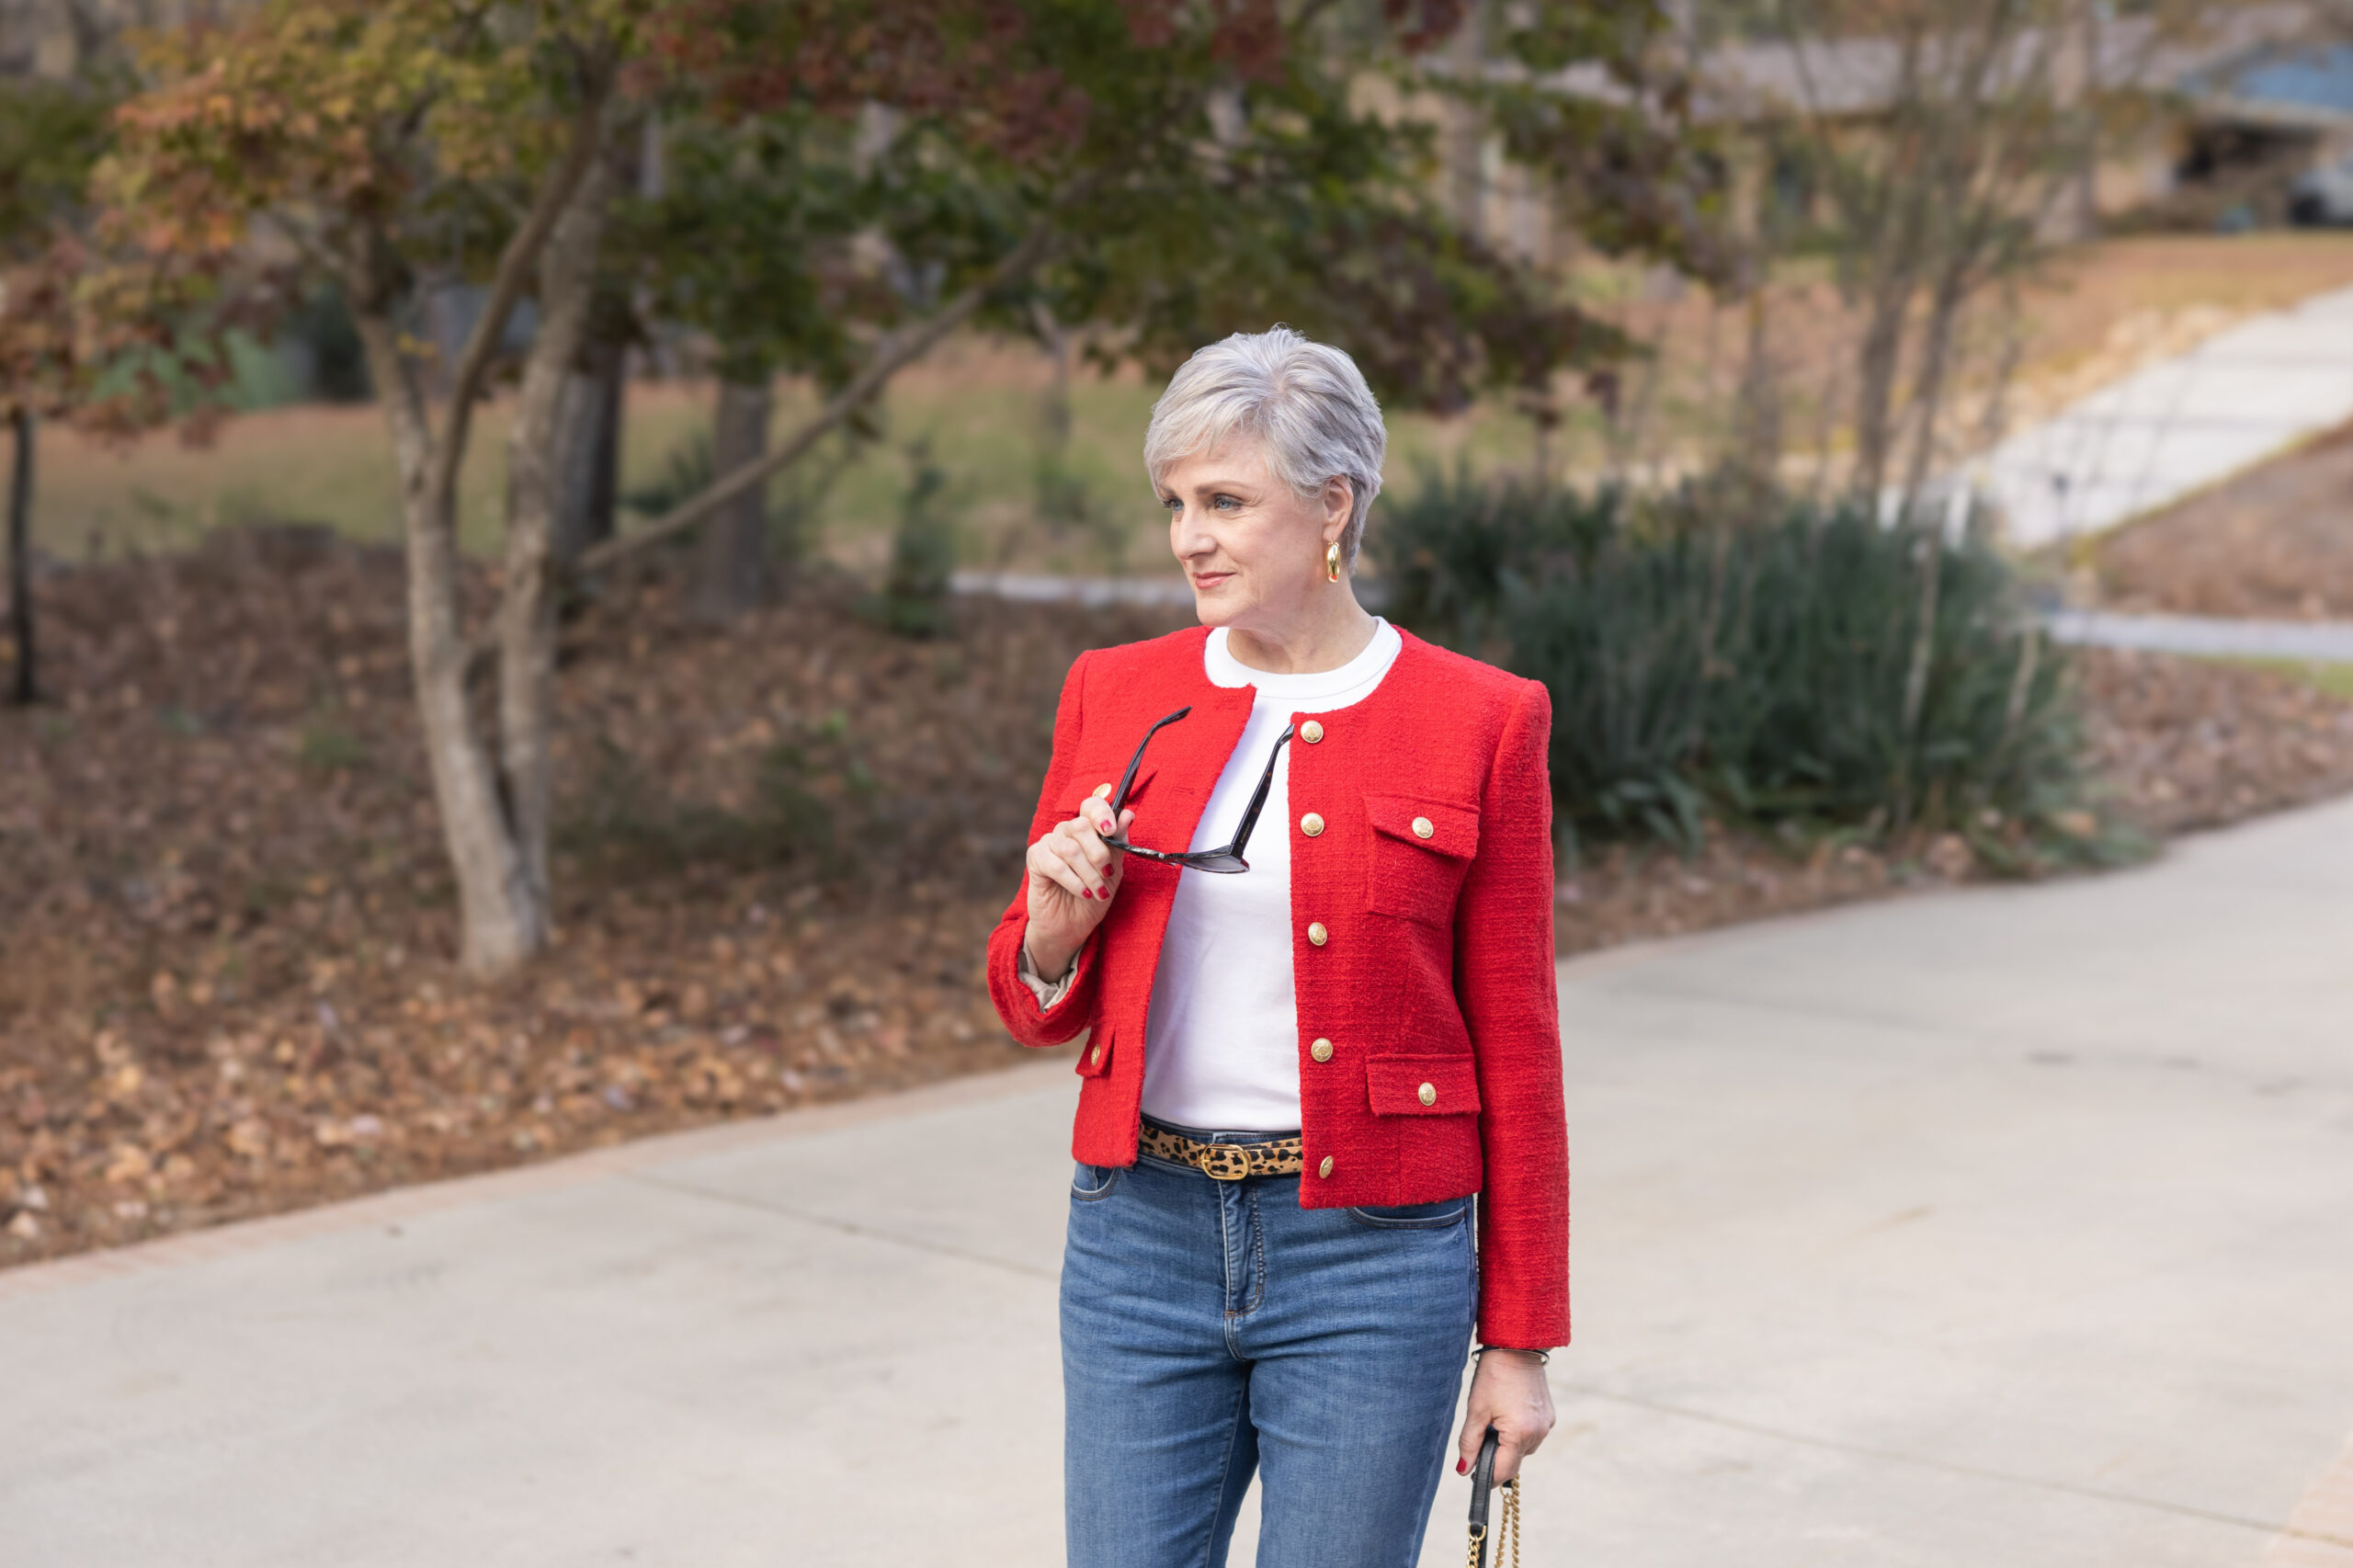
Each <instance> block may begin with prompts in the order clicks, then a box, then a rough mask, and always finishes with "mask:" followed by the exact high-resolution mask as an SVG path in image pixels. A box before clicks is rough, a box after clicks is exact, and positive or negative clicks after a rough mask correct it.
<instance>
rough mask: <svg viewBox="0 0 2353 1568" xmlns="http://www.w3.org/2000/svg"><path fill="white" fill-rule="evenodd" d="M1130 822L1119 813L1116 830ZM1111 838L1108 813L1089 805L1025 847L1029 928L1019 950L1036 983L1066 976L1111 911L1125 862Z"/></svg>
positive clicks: (1092, 803) (1129, 816)
mask: <svg viewBox="0 0 2353 1568" xmlns="http://www.w3.org/2000/svg"><path fill="white" fill-rule="evenodd" d="M1135 820H1136V814H1135V812H1120V821H1119V827H1120V828H1121V829H1124V828H1125V827H1126V826H1127V825H1128V824H1130V823H1131V822H1133V821H1135ZM1116 835H1117V832H1116V830H1115V829H1114V827H1113V826H1112V823H1111V808H1110V807H1109V806H1107V805H1105V804H1104V803H1103V802H1102V801H1086V803H1085V804H1084V805H1082V806H1080V807H1079V808H1078V815H1076V816H1074V817H1073V818H1071V819H1070V821H1068V822H1066V823H1063V824H1062V825H1061V826H1059V827H1057V828H1055V829H1054V830H1053V831H1052V832H1051V833H1049V834H1048V835H1046V836H1045V837H1043V838H1041V839H1040V840H1038V842H1037V843H1035V844H1033V845H1031V846H1029V932H1028V934H1027V935H1026V936H1024V937H1022V946H1023V947H1025V948H1027V949H1029V967H1030V968H1031V969H1033V970H1035V971H1037V973H1038V978H1039V979H1040V980H1043V981H1047V982H1049V983H1051V982H1053V981H1057V980H1060V979H1061V978H1062V977H1063V975H1064V974H1066V973H1068V972H1069V971H1070V966H1071V960H1073V959H1075V958H1076V957H1077V956H1078V949H1080V948H1082V947H1084V946H1085V945H1086V938H1087V937H1091V936H1093V935H1094V934H1095V927H1097V926H1100V925H1101V924H1103V916H1105V915H1108V914H1109V913H1110V912H1111V898H1112V895H1113V894H1115V893H1117V892H1119V891H1120V864H1121V862H1122V861H1123V860H1124V859H1125V857H1124V856H1122V855H1120V852H1119V851H1118V850H1116V849H1113V848H1111V847H1110V846H1108V845H1106V844H1105V843H1104V842H1103V840H1104V839H1105V838H1107V837H1112V836H1116Z"/></svg>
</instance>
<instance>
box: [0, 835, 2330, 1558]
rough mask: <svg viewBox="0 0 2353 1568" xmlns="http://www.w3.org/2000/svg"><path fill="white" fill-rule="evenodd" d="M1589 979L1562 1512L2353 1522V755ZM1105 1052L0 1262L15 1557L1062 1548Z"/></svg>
mask: <svg viewBox="0 0 2353 1568" xmlns="http://www.w3.org/2000/svg"><path fill="white" fill-rule="evenodd" d="M1562 1000H1563V1011H1564V1015H1565V1022H1566V1033H1567V1037H1568V1092H1569V1104H1570V1107H1571V1114H1572V1123H1571V1133H1572V1137H1573V1140H1574V1149H1575V1156H1576V1162H1575V1170H1576V1184H1577V1199H1576V1231H1575V1257H1576V1267H1577V1281H1578V1283H1577V1314H1578V1315H1577V1329H1578V1340H1579V1342H1578V1346H1577V1347H1576V1348H1575V1349H1574V1350H1573V1351H1571V1352H1569V1353H1568V1354H1566V1355H1564V1356H1563V1357H1561V1358H1558V1359H1557V1360H1556V1362H1555V1364H1554V1369H1553V1371H1554V1377H1555V1381H1556V1386H1557V1389H1558V1392H1559V1397H1560V1401H1561V1405H1562V1409H1563V1425H1562V1427H1561V1430H1560V1432H1559V1434H1558V1435H1557V1437H1555V1438H1554V1440H1553V1443H1552V1447H1551V1448H1550V1449H1547V1450H1546V1451H1545V1452H1544V1453H1543V1454H1542V1455H1540V1456H1539V1458H1538V1459H1537V1460H1536V1461H1535V1462H1534V1463H1533V1464H1532V1465H1531V1467H1530V1471H1529V1492H1530V1496H1529V1528H1530V1541H1529V1547H1530V1550H1529V1554H1528V1561H1529V1562H1530V1563H1531V1564H1539V1565H1540V1564H1550V1563H1558V1564H1564V1565H1565V1564H1572V1563H1607V1564H1611V1565H1613V1568H1724V1565H1727V1564H1736V1565H1738V1568H1784V1565H1787V1568H1799V1565H1805V1568H1819V1565H1833V1568H1837V1565H1846V1564H1854V1565H1857V1568H1863V1565H1869V1568H1882V1565H1892V1568H1910V1565H1919V1568H1989V1565H1994V1564H1999V1565H2001V1568H2084V1565H2086V1564H2109V1563H2114V1564H2119V1565H2123V1568H2191V1565H2193V1564H2194V1565H2197V1568H2226V1565H2244V1568H2258V1565H2264V1564H2268V1565H2270V1568H2353V1454H2347V1449H2346V1443H2347V1436H2348V1433H2353V1243H2349V1242H2348V1238H2353V802H2346V803H2339V804H2336V805H2333V806H2329V807H2325V808H2321V809H2317V810H2313V811H2310V812H2303V813H2301V814H2298V815H2294V816H2290V817H2283V818H2277V819H2273V820H2270V821H2268V822H2265V823H2261V824H2255V825H2253V826H2250V827H2246V828H2243V829H2239V830H2236V831H2234V832H2232V833H2229V834H2227V835H2216V836H2212V837H2208V838H2202V839H2197V840H2193V841H2190V842H2189V843H2188V844H2186V845H2185V846H2181V847H2180V848H2179V849H2178V850H2177V853H2175V854H2174V855H2173V856H2172V857H2170V858H2168V859H2167V860H2166V861H2165V862H2164V863H2163V864H2161V865H2159V866H2156V867H2154V868H2152V869H2145V870H2140V871H2135V872H2131V873H2127V874H2122V875H2118V876H2113V877H2108V878H2103V879H2100V880H2097V881H2094V880H2085V881H2072V882H2066V883H2063V884H2060V885H2055V886H2051V887H2045V888H2037V889H1995V890H1982V891H1974V892H1964V893H1960V894H1946V895H1937V896H1927V897H1922V898H1919V899H1915V900H1912V901H1908V902H1901V903H1893V904H1882V905H1877V906H1869V907H1859V908H1855V909H1852V910H1847V911H1844V912H1839V913H1836V914H1832V915H1823V916H1815V917H1810V918H1806V919H1802V920H1796V921H1790V922H1784V923H1779V924H1775V925H1769V926H1757V927H1752V928H1750V929H1747V930H1744V931H1737V932H1733V933H1727V934H1722V935H1719V936H1715V937H1707V938H1703V939H1699V940H1697V941H1694V942H1691V943H1689V944H1688V945H1683V946H1679V947H1668V948H1665V949H1650V950H1647V951H1631V952H1628V953H1625V954H1620V955H1615V956H1604V957H1602V958H1599V959H1597V960H1586V961H1584V962H1580V963H1577V964H1573V965H1570V966H1568V967H1567V969H1566V970H1565V971H1564V989H1563V997H1562ZM1071 1099H1072V1089H1071V1083H1070V1078H1069V1075H1068V1072H1067V1068H1066V1066H1065V1065H1064V1064H1063V1062H1046V1063H1043V1064H1033V1065H1030V1066H1027V1067H1023V1068H1020V1069H1017V1070H1015V1071H1012V1072H1009V1073H1006V1074H999V1075H996V1076H995V1077H992V1078H989V1079H982V1080H968V1081H967V1082H965V1083H963V1084H961V1085H950V1086H948V1087H946V1088H945V1089H942V1090H931V1091H925V1092H923V1093H921V1094H919V1095H916V1096H910V1097H907V1098H904V1099H903V1100H900V1101H896V1102H891V1103H870V1104H869V1105H866V1106H863V1107H854V1108H847V1109H845V1110H835V1111H826V1112H821V1113H814V1114H810V1115H805V1116H800V1117H795V1118H789V1119H782V1120H779V1121H775V1122H769V1123H765V1124H754V1125H745V1126H738V1127H733V1128H726V1129H721V1130H717V1131H711V1132H707V1133H697V1134H691V1135H688V1136H687V1137H685V1138H683V1139H673V1140H668V1141H665V1142H658V1143H647V1144H640V1145H636V1146H633V1147H631V1148H628V1149H623V1150H619V1151H610V1152H607V1153H602V1154H598V1155H595V1156H591V1157H588V1158H585V1159H583V1160H578V1161H573V1162H567V1163H563V1164H558V1165H548V1166H542V1167H539V1168H537V1169H533V1170H529V1171H522V1172H515V1173H508V1174H506V1175H502V1176H492V1177H486V1178H480V1179H477V1180H473V1181H470V1182H463V1183H456V1184H451V1185H449V1186H447V1187H428V1188H419V1189H413V1190H411V1191H409V1192H404V1193H398V1194H392V1195H387V1196H386V1197H383V1198H381V1199H369V1200H367V1201H365V1202H361V1203H358V1204H353V1205H349V1206H347V1207H345V1208H342V1209H339V1210H321V1211H315V1212H313V1213H311V1214H307V1215H300V1216H294V1217H291V1218H290V1219H287V1220H283V1221H265V1222H263V1223H261V1224H258V1225H253V1226H247V1227H242V1228H237V1229H233V1230H229V1231H223V1232H216V1233H209V1234H204V1235H198V1236H193V1237H184V1238H178V1239H176V1240H173V1241H169V1242H165V1243H161V1244H154V1245H152V1246H150V1247H147V1248H142V1249H136V1250H133V1251H131V1252H128V1253H123V1254H117V1255H110V1256H109V1255H101V1256H91V1257H86V1258H81V1259H73V1260H67V1261H66V1262H64V1263H62V1264H58V1265H51V1266H48V1267H42V1268H34V1269H20V1270H16V1271H13V1272H11V1273H8V1274H0V1347H5V1351H6V1369H7V1381H6V1397H5V1399H0V1562H6V1564H7V1565H8V1568H146V1565H156V1568H162V1565H167V1564H168V1565H170V1568H188V1565H191V1564H207V1565H222V1568H260V1565H278V1564H283V1565H286V1568H318V1565H320V1564H326V1563H332V1564H336V1565H338V1568H346V1565H369V1564H422V1565H429V1568H443V1565H453V1564H462V1565H465V1568H497V1565H506V1564H532V1565H540V1564H544V1565H548V1568H558V1565H561V1568H577V1565H580V1564H589V1563H605V1562H610V1563H631V1564H679V1565H692V1568H723V1565H730V1564H739V1563H740V1564H747V1565H748V1564H755V1563H756V1564H762V1565H771V1564H777V1563H790V1564H792V1565H794V1568H824V1565H828V1564H836V1563H838V1564H850V1563H858V1564H863V1563H867V1562H894V1563H897V1562H904V1563H918V1562H924V1563H929V1562H939V1563H947V1562H954V1563H958V1564H968V1565H979V1568H989V1565H997V1564H1003V1565H1008V1568H1010V1565H1020V1568H1043V1565H1048V1564H1051V1563H1054V1562H1059V1561H1061V1558H1060V1525H1059V1518H1058V1512H1057V1510H1058V1475H1059V1460H1058V1451H1059V1428H1058V1423H1059V1413H1058V1408H1057V1402H1058V1399H1057V1386H1056V1379H1055V1362H1054V1306H1053V1302H1054V1290H1055V1285H1054V1280H1055V1270H1056V1264H1057V1254H1058V1237H1059V1230H1060V1225H1061V1220H1062V1214H1063V1205H1064V1199H1063V1183H1064V1180H1065V1178H1066V1175H1067V1169H1068V1167H1067V1165H1065V1164H1064V1163H1063V1159H1062V1158H1061V1156H1060V1155H1059V1154H1058V1153H1057V1151H1058V1150H1059V1149H1061V1148H1062V1147H1063V1140H1064V1136H1065V1133H1066V1124H1067V1115H1068V1110H1069V1105H1070V1102H1071ZM2340 1455H2347V1457H2345V1458H2343V1459H2340V1458H2339V1456H2340ZM1461 1497H1462V1490H1461V1483H1458V1482H1456V1481H1454V1480H1452V1479H1451V1478H1449V1480H1448V1482H1447V1483H1446V1484H1445V1489H1444V1491H1443V1492H1442V1493H1441V1500H1440V1506H1439V1524H1440V1527H1441V1528H1438V1530H1436V1531H1434V1532H1433V1535H1432V1538H1431V1540H1430V1543H1429V1546H1428V1550H1427V1553H1426V1555H1425V1557H1424V1560H1423V1561H1424V1562H1425V1563H1426V1564H1428V1565H1431V1568H1436V1565H1441V1564H1444V1565H1451V1564H1453V1563H1456V1562H1461V1556H1460V1552H1461V1545H1460V1540H1461V1538H1460V1537H1459V1536H1458V1535H1457V1534H1455V1533H1454V1532H1455V1523H1454V1522H1455V1520H1456V1519H1457V1518H1458V1517H1460V1514H1459V1510H1460V1508H1461ZM2283 1527H2290V1528H2292V1530H2293V1531H2294V1532H2295V1533H2292V1534H2286V1535H2283V1534H2282V1533H2281V1531H2282V1528H2283ZM1249 1560H1250V1559H1249V1557H1248V1556H1247V1554H1246V1552H1245V1551H1237V1552H1236V1555H1235V1561H1236V1562H1248V1561H1249Z"/></svg>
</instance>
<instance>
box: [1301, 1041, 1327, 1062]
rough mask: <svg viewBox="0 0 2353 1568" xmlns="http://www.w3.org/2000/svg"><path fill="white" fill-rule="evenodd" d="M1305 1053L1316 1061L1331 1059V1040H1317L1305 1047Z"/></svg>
mask: <svg viewBox="0 0 2353 1568" xmlns="http://www.w3.org/2000/svg"><path fill="white" fill-rule="evenodd" d="M1307 1054H1308V1055H1310V1056H1313V1058H1315V1060H1316V1061H1318V1062H1329V1061H1331V1060H1332V1042H1331V1041H1330V1040H1317V1041H1316V1042H1315V1043H1314V1044H1313V1045H1311V1046H1309V1047H1308V1048H1307Z"/></svg>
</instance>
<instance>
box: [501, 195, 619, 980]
mask: <svg viewBox="0 0 2353 1568" xmlns="http://www.w3.org/2000/svg"><path fill="white" fill-rule="evenodd" d="M609 190H610V186H609V183H608V180H607V178H606V174H605V168H604V165H603V163H602V161H600V162H599V163H598V164H597V166H596V167H593V168H591V169H590V170H589V172H588V174H587V176H586V177H585V178H584V179H582V180H581V182H580V185H579V187H578V188H577V189H576V190H575V191H574V193H573V198H572V201H571V204H570V205H569V206H568V207H567V208H566V210H565V211H564V214H563V218H562V219H561V220H560V221H558V222H557V223H556V226H555V231H554V233H552V234H551V236H550V238H549V241H548V245H547V249H546V250H545V251H543V252H542V253H541V254H540V328H539V335H537V336H536V337H534V338H533V339H532V341H531V351H530V353H529V356H528V357H527V358H526V359H525V360H524V364H523V384H522V387H521V389H520V391H518V392H517V394H516V399H515V418H514V422H513V424H511V425H510V426H508V427H507V437H506V472H507V490H506V577H505V581H504V583H503V584H502V585H501V590H500V597H499V607H498V758H499V767H500V775H501V778H500V782H501V783H502V784H503V786H504V793H505V798H506V812H507V821H508V824H509V827H510V829H511V832H512V836H513V839H514V844H515V856H516V859H517V863H518V865H519V867H520V870H521V874H522V879H523V882H524V888H525V894H524V901H525V903H526V904H527V905H528V907H529V911H530V912H531V915H532V916H533V918H534V919H535V920H536V922H537V925H536V928H535V929H534V930H533V931H532V933H531V935H532V937H533V938H534V940H533V942H532V947H533V949H535V950H536V949H537V948H538V947H540V946H542V945H544V944H545V942H546V939H547V937H548V933H549V927H550V918H551V902H550V897H549V885H548V817H549V802H550V800H551V795H552V790H551V778H550V776H551V768H550V766H549V756H548V749H549V748H548V740H549V735H550V733H551V730H552V728H553V725H554V717H555V631H556V615H555V612H556V578H555V561H554V552H555V533H556V508H557V506H558V505H559V503H560V502H561V501H562V499H563V477H564V476H563V466H562V462H561V460H562V458H563V453H564V449H565V448H566V446H567V444H570V445H577V446H585V445H588V444H590V443H591V442H592V441H593V440H594V437H595V433H594V432H593V431H581V432H574V433H573V436H572V439H571V441H570V442H569V443H567V440H566V438H565V437H566V432H565V431H564V428H563V424H562V420H563V415H564V414H565V413H566V412H567V410H566V403H567V399H566V398H565V396H564V391H565V388H566V387H567V386H568V385H570V384H571V383H574V382H576V381H579V380H580V379H581V378H580V377H579V376H578V375H577V374H576V372H575V370H574V366H576V365H577V364H578V362H579V358H580V349H581V344H582V341H583V339H584V338H585V336H586V335H587V331H588V320H589V312H590V309H591V307H592V306H593V304H594V303H595V301H596V293H597V256H598V252H599V250H600V249H601V247H602V243H603V239H604V230H605V214H606V205H607V200H606V199H607V195H608V191H609ZM572 412H574V413H578V412H582V410H580V409H579V407H578V405H577V404H576V403H575V404H574V407H573V409H572Z"/></svg>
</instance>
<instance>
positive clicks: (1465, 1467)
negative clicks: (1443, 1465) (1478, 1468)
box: [1454, 1460, 1471, 1475]
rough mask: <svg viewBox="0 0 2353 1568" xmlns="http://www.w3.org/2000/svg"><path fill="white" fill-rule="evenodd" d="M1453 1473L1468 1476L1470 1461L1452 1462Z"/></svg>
mask: <svg viewBox="0 0 2353 1568" xmlns="http://www.w3.org/2000/svg"><path fill="white" fill-rule="evenodd" d="M1454 1473H1455V1474H1457V1475H1468V1474H1470V1473H1471V1461H1470V1460H1455V1461H1454Z"/></svg>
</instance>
